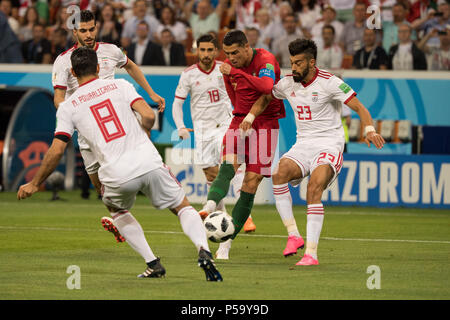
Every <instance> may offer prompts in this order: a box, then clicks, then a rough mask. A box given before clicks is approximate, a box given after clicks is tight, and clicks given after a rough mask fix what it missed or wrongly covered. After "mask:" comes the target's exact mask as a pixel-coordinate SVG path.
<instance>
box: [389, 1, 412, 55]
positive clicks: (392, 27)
mask: <svg viewBox="0 0 450 320" xmlns="http://www.w3.org/2000/svg"><path fill="white" fill-rule="evenodd" d="M407 14H408V11H407V7H406V5H405V4H403V3H400V2H399V3H396V4H395V5H394V6H393V7H392V16H393V21H386V22H383V48H384V49H385V50H386V51H388V50H389V49H390V48H391V47H392V46H393V45H394V44H397V43H398V26H399V25H401V24H403V23H406V24H409V22H408V21H407V20H406V16H407ZM412 39H413V40H415V39H416V34H415V32H414V31H413V34H412Z"/></svg>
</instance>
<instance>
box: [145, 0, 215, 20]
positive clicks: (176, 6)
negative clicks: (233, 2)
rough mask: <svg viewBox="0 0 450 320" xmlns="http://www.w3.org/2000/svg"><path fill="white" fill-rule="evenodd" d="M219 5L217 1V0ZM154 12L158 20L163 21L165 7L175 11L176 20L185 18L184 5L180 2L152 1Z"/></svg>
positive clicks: (176, 0) (177, 0)
mask: <svg viewBox="0 0 450 320" xmlns="http://www.w3.org/2000/svg"><path fill="white" fill-rule="evenodd" d="M215 4H216V5H217V0H215ZM152 6H153V12H154V14H155V17H156V18H157V19H158V20H161V13H162V10H163V9H164V8H165V7H169V8H171V9H172V10H173V12H174V16H175V19H176V20H179V19H181V18H182V16H183V7H182V3H181V1H179V0H152Z"/></svg>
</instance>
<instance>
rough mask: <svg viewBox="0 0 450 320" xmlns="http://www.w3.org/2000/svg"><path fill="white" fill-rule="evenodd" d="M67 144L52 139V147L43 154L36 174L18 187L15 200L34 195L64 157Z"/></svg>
mask: <svg viewBox="0 0 450 320" xmlns="http://www.w3.org/2000/svg"><path fill="white" fill-rule="evenodd" d="M68 141H69V140H67V142H68ZM67 142H65V141H62V140H60V139H58V138H55V139H53V142H52V145H51V146H50V149H48V151H47V153H46V154H45V157H44V160H42V164H41V166H40V167H39V170H38V172H37V173H36V175H35V176H34V177H33V179H32V180H31V181H30V182H29V183H27V184H24V185H21V186H20V188H19V191H18V192H17V199H19V200H21V199H25V198H28V197H31V196H32V195H33V193H36V192H37V191H38V190H39V186H40V185H41V184H42V183H43V182H44V181H45V179H47V177H48V176H49V175H50V174H51V173H52V172H53V171H54V170H55V169H56V167H57V166H58V164H59V161H60V160H61V158H62V156H63V155H64V150H65V149H66V146H67Z"/></svg>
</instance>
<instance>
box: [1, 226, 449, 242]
mask: <svg viewBox="0 0 450 320" xmlns="http://www.w3.org/2000/svg"><path fill="white" fill-rule="evenodd" d="M0 229H3V230H44V231H78V232H80V231H83V232H92V231H96V232H98V231H102V232H104V231H103V229H77V228H59V227H44V226H39V227H20V226H0ZM144 232H145V233H161V234H184V233H183V232H181V231H157V230H144ZM239 236H240V237H257V238H286V235H277V234H245V233H243V234H240V235H239ZM320 239H321V240H332V241H364V242H408V243H437V244H450V241H445V240H407V239H361V238H335V237H321V238H320Z"/></svg>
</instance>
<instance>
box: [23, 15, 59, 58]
mask: <svg viewBox="0 0 450 320" xmlns="http://www.w3.org/2000/svg"><path fill="white" fill-rule="evenodd" d="M51 47H52V46H51V44H50V41H48V40H47V39H46V38H45V27H44V26H43V25H42V24H39V23H37V24H35V25H34V26H33V38H32V39H31V40H28V41H25V42H24V43H23V44H22V54H23V58H24V59H25V62H26V63H38V64H49V63H51V62H52V55H51V53H52V50H51Z"/></svg>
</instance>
